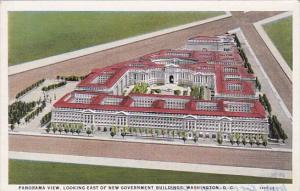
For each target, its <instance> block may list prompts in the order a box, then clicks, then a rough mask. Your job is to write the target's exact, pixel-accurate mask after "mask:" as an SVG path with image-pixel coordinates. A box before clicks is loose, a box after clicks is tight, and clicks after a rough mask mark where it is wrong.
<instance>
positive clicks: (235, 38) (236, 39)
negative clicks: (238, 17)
mask: <svg viewBox="0 0 300 191" xmlns="http://www.w3.org/2000/svg"><path fill="white" fill-rule="evenodd" d="M233 36H234V41H235V42H236V46H237V47H238V48H240V47H241V43H240V40H239V39H238V37H237V36H236V34H235V33H234V34H233Z"/></svg>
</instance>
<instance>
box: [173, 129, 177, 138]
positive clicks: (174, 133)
mask: <svg viewBox="0 0 300 191" xmlns="http://www.w3.org/2000/svg"><path fill="white" fill-rule="evenodd" d="M175 135H176V131H175V130H173V131H172V137H173V138H174V137H175Z"/></svg>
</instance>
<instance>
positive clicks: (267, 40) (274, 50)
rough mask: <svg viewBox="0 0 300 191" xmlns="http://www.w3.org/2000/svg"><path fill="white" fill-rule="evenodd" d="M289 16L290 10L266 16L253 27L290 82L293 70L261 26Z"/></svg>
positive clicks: (290, 14)
mask: <svg viewBox="0 0 300 191" xmlns="http://www.w3.org/2000/svg"><path fill="white" fill-rule="evenodd" d="M290 16H292V12H285V13H282V14H279V15H275V16H274V17H269V18H266V19H264V20H260V21H258V22H256V23H254V27H255V29H256V31H257V32H258V33H259V35H260V36H261V38H262V39H263V40H264V42H265V43H266V45H267V47H268V48H269V49H270V51H271V52H272V54H273V56H274V57H275V59H276V60H277V62H278V63H279V65H280V66H281V68H282V70H283V71H284V73H285V74H286V75H287V77H288V78H289V79H290V81H291V82H292V81H293V72H292V70H291V68H290V67H289V65H288V64H287V62H286V61H285V59H284V58H283V57H282V55H281V53H280V52H279V51H278V49H277V48H276V46H275V45H274V43H273V41H272V40H271V39H270V37H269V35H268V34H267V33H266V31H265V30H264V28H263V26H264V25H265V24H267V23H271V22H274V21H277V20H280V19H284V18H287V17H290Z"/></svg>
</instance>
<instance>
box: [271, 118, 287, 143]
mask: <svg viewBox="0 0 300 191" xmlns="http://www.w3.org/2000/svg"><path fill="white" fill-rule="evenodd" d="M268 122H269V124H270V126H269V131H270V133H269V137H270V138H272V139H277V140H278V139H282V141H283V142H284V141H285V140H286V139H287V138H288V136H287V135H286V133H285V132H284V130H283V129H282V127H281V123H280V122H279V121H278V119H277V117H276V116H275V115H273V116H272V117H271V116H269V118H268Z"/></svg>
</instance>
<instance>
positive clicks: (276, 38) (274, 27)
mask: <svg viewBox="0 0 300 191" xmlns="http://www.w3.org/2000/svg"><path fill="white" fill-rule="evenodd" d="M264 29H265V31H266V32H267V34H268V35H269V37H270V38H271V40H272V41H273V43H274V45H275V46H276V48H277V49H278V51H279V52H280V54H281V55H282V56H283V58H284V59H285V61H286V62H287V63H288V65H289V66H290V68H291V69H293V43H292V42H293V41H292V37H293V35H292V34H293V19H292V17H288V18H285V19H281V20H278V21H276V22H272V23H269V24H266V25H265V26H264Z"/></svg>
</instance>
